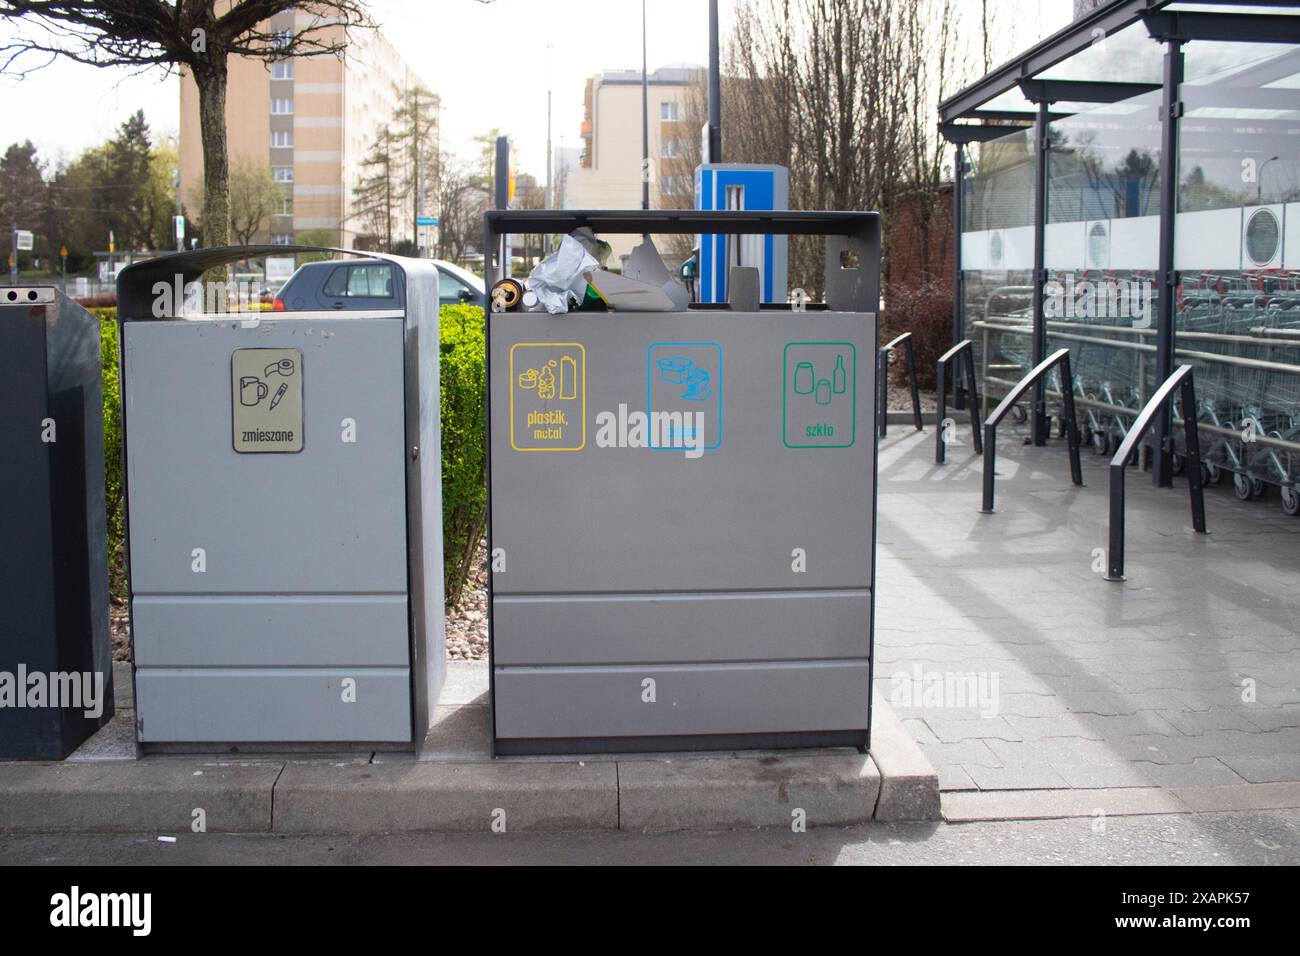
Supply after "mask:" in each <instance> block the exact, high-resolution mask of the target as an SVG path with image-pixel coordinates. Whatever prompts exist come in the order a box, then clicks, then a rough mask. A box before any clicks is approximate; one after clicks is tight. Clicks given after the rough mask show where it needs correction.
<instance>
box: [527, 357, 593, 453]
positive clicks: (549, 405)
mask: <svg viewBox="0 0 1300 956" xmlns="http://www.w3.org/2000/svg"><path fill="white" fill-rule="evenodd" d="M586 444H587V350H586V349H585V348H583V346H582V345H581V344H580V343H578V342H520V343H518V344H516V345H513V346H511V347H510V447H511V448H513V449H514V450H515V451H581V450H582V449H583V448H584V447H585V446H586Z"/></svg>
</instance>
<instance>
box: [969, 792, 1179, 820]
mask: <svg viewBox="0 0 1300 956" xmlns="http://www.w3.org/2000/svg"><path fill="white" fill-rule="evenodd" d="M1190 812H1191V810H1189V809H1188V807H1187V806H1186V805H1185V804H1184V803H1182V802H1181V801H1179V799H1178V798H1177V797H1175V796H1174V794H1172V793H1170V792H1169V791H1168V790H1162V789H1160V788H1159V787H1120V788H1106V789H1097V790H972V791H954V792H951V793H945V794H944V795H943V817H944V819H945V820H947V821H948V822H949V823H971V822H975V821H985V820H1055V819H1062V818H1067V817H1107V816H1111V817H1129V816H1142V815H1144V814H1161V813H1190Z"/></svg>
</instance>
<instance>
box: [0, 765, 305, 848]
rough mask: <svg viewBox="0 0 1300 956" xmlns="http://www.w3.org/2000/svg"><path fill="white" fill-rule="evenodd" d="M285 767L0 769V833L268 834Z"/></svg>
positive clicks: (142, 766)
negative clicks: (197, 827) (198, 828)
mask: <svg viewBox="0 0 1300 956" xmlns="http://www.w3.org/2000/svg"><path fill="white" fill-rule="evenodd" d="M282 769H283V765H282V764H281V763H280V762H278V761H276V762H266V763H257V762H239V763H235V762H229V763H225V762H223V763H216V762H206V763H199V762H196V761H192V760H163V759H160V760H156V761H142V762H137V763H111V764H92V763H82V764H72V763H62V764H48V763H32V764H18V763H6V764H0V830H7V831H13V830H20V831H37V832H41V831H50V830H58V831H65V832H66V831H71V832H77V831H88V832H97V833H158V834H168V833H179V832H185V833H188V832H191V831H192V830H193V826H194V824H195V822H196V821H197V820H200V819H201V820H202V822H203V826H204V827H205V829H206V832H208V833H269V832H271V798H272V791H273V789H274V787H275V781H276V778H277V777H279V775H280V771H281V770H282ZM196 811H202V813H201V814H199V813H196Z"/></svg>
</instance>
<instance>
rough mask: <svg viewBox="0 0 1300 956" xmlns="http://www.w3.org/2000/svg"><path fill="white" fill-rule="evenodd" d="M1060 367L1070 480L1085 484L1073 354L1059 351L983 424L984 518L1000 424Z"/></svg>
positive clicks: (989, 505) (989, 511)
mask: <svg viewBox="0 0 1300 956" xmlns="http://www.w3.org/2000/svg"><path fill="white" fill-rule="evenodd" d="M1057 365H1060V367H1061V400H1062V403H1063V404H1064V406H1065V407H1064V410H1063V412H1062V414H1063V415H1064V416H1065V435H1066V441H1067V442H1068V444H1069V450H1070V480H1071V481H1073V482H1074V483H1075V484H1076V485H1080V486H1081V485H1082V484H1083V465H1082V464H1081V463H1080V461H1079V423H1078V422H1077V421H1076V420H1075V417H1074V376H1073V375H1071V374H1070V350H1069V349H1057V350H1056V351H1055V352H1053V353H1052V354H1051V355H1049V356H1047V358H1045V359H1043V361H1041V362H1039V363H1038V364H1037V365H1035V366H1034V367H1033V368H1032V369H1030V371H1029V373H1028V374H1027V375H1025V377H1024V378H1022V379H1021V380H1020V381H1019V382H1017V383H1016V385H1015V387H1014V388H1013V389H1011V391H1010V392H1008V393H1007V395H1006V397H1005V398H1003V399H1002V401H1001V402H999V403H998V407H997V408H995V409H993V412H992V414H991V415H989V417H988V418H987V419H986V420H985V422H984V505H983V507H982V508H980V511H981V513H983V514H992V513H993V469H994V466H995V463H996V461H997V440H998V423H999V422H1000V421H1002V419H1003V418H1005V417H1006V415H1007V413H1008V412H1009V411H1011V408H1012V406H1013V405H1015V404H1016V402H1018V401H1019V400H1020V397H1021V396H1022V395H1024V394H1025V392H1027V391H1029V389H1031V388H1032V387H1033V386H1034V383H1035V382H1037V381H1039V380H1040V379H1043V378H1044V377H1045V376H1046V375H1047V373H1048V372H1050V371H1051V370H1052V369H1053V368H1055V367H1056V366H1057Z"/></svg>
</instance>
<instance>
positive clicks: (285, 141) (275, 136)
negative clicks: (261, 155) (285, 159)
mask: <svg viewBox="0 0 1300 956" xmlns="http://www.w3.org/2000/svg"><path fill="white" fill-rule="evenodd" d="M271 145H272V146H292V145H293V130H291V129H273V130H271Z"/></svg>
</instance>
